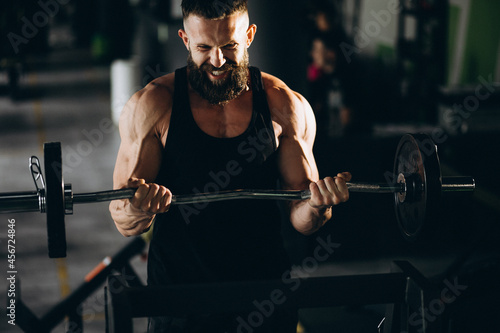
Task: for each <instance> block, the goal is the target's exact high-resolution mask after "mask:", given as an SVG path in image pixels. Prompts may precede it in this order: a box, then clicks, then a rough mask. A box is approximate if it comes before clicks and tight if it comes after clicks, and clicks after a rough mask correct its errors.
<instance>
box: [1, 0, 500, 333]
mask: <svg viewBox="0 0 500 333" xmlns="http://www.w3.org/2000/svg"><path fill="white" fill-rule="evenodd" d="M179 4H180V1H174V0H172V1H168V0H156V1H155V0H129V1H127V0H104V1H97V0H86V1H84V0H40V1H28V0H23V1H15V2H14V1H11V2H9V3H7V2H6V1H4V2H2V4H1V5H0V38H1V40H0V174H1V177H0V191H2V192H10V191H31V190H34V189H35V187H34V184H33V180H32V177H31V175H30V171H29V169H28V158H29V157H30V156H32V155H38V156H39V157H40V158H41V159H43V151H42V145H43V143H44V142H50V141H61V142H62V151H63V173H64V178H65V182H66V183H71V184H72V185H73V191H74V192H92V191H99V190H105V189H110V188H111V187H112V172H113V167H114V162H115V157H116V153H117V149H118V145H119V133H118V128H117V126H116V124H115V121H116V119H117V115H118V113H119V110H120V109H121V107H122V106H123V104H124V103H125V102H126V100H127V99H128V98H129V97H130V95H131V94H132V93H133V92H134V91H136V90H138V89H140V88H141V87H143V86H144V85H145V84H147V83H148V82H149V81H151V80H152V79H154V78H155V77H158V76H160V75H163V74H165V73H169V72H171V71H173V70H175V69H176V68H178V67H180V66H183V65H184V64H185V61H186V57H187V52H186V49H185V47H184V46H183V44H182V42H181V41H180V40H179V38H178V37H177V30H178V29H179V28H180V27H181V20H180V16H179V10H180V8H179ZM402 4H404V5H405V6H406V8H407V9H408V10H402V9H401V8H402V7H401V5H402ZM249 6H250V20H251V22H252V23H256V24H257V26H258V31H257V35H256V40H255V42H254V43H253V45H252V46H251V48H250V50H249V52H250V62H251V64H252V65H254V66H258V67H260V68H261V69H262V70H263V71H265V72H268V73H270V74H273V75H275V76H277V77H279V78H281V79H282V80H283V81H284V82H285V83H287V84H288V85H289V86H290V87H291V88H292V89H294V90H296V91H298V92H300V93H301V94H303V95H304V96H306V97H307V98H313V95H314V89H312V88H311V85H310V81H309V78H308V66H309V65H310V64H311V61H312V60H311V49H312V45H313V40H314V39H315V37H317V36H318V32H317V31H316V30H317V29H316V28H315V25H316V24H317V22H318V16H319V15H321V14H326V17H327V19H328V20H329V22H330V24H331V26H330V28H332V27H333V28H335V29H333V30H335V32H337V35H336V36H337V39H336V42H335V45H336V46H337V49H336V51H337V54H336V56H337V59H340V63H342V65H343V66H344V67H343V68H345V69H346V72H347V73H348V75H347V77H348V80H347V83H346V84H345V86H344V89H345V95H344V98H345V101H347V102H350V103H351V104H352V105H354V107H355V109H356V110H358V111H357V113H356V114H355V116H356V122H355V126H353V128H351V129H350V130H349V131H339V130H338V128H337V129H335V128H334V129H333V130H332V128H330V129H329V130H328V129H326V130H325V129H324V126H323V125H324V124H322V123H320V124H319V126H318V138H317V141H316V145H315V153H316V159H317V163H318V167H319V169H320V173H321V175H322V176H323V177H324V176H327V175H334V174H336V173H337V172H339V171H344V170H347V171H350V172H351V173H352V174H353V176H354V179H353V181H360V182H363V181H366V182H384V181H386V178H385V176H386V174H387V172H392V169H393V159H394V153H395V150H396V146H397V143H398V141H399V139H400V137H401V136H402V135H403V134H404V133H416V132H424V133H428V134H430V135H432V136H434V137H435V138H436V139H437V140H438V142H437V144H438V148H439V154H440V159H441V164H442V173H443V176H452V175H471V176H473V177H474V178H475V180H476V184H477V189H476V191H475V192H474V194H472V195H449V196H445V197H444V198H443V200H442V202H441V206H442V209H441V210H440V212H439V213H438V219H437V221H436V223H435V225H431V226H429V228H428V230H427V231H428V232H427V233H426V235H425V237H424V238H423V239H421V240H420V241H419V242H417V243H408V242H406V241H404V240H403V238H402V237H401V235H400V232H399V230H398V228H397V225H396V219H395V216H394V212H393V210H394V209H393V197H392V196H391V195H373V194H357V193H353V194H352V195H351V200H350V201H349V202H348V203H346V204H345V205H342V206H339V207H335V209H334V211H335V213H334V214H335V215H336V218H335V221H332V222H329V223H328V224H327V225H326V226H325V227H324V228H323V229H321V230H320V231H319V232H318V233H317V234H315V235H313V236H311V237H304V236H301V235H299V234H298V233H296V232H295V231H294V230H292V229H291V228H290V227H289V226H288V225H286V223H285V224H284V226H283V235H284V238H285V241H286V244H287V247H288V249H289V253H290V256H291V258H292V260H293V262H294V264H295V265H296V267H299V268H300V267H303V266H302V265H303V263H304V259H305V258H310V256H311V255H312V253H313V250H314V249H315V248H316V246H318V242H317V240H316V239H317V238H318V237H320V238H322V239H327V238H328V237H330V239H331V241H332V242H335V243H338V244H339V247H338V248H337V249H336V251H335V253H333V254H332V255H331V256H330V257H329V258H328V260H326V261H324V262H321V263H319V266H318V267H317V268H315V269H314V270H313V271H312V272H309V273H308V274H311V276H313V275H314V276H316V275H317V276H326V275H355V274H368V273H382V272H387V271H388V270H389V267H390V262H391V261H392V260H395V259H406V260H409V261H410V262H411V263H412V264H414V265H415V266H416V267H417V268H418V269H419V270H420V271H421V272H422V273H423V274H424V275H425V276H426V277H428V278H429V279H431V280H432V281H434V282H436V283H442V282H443V281H444V280H445V279H447V278H448V279H451V281H453V278H457V277H458V279H459V281H466V282H462V283H463V285H466V286H467V293H464V295H462V296H463V297H458V298H457V299H456V301H455V302H453V303H452V304H449V305H447V308H446V309H445V310H444V312H443V313H440V315H441V316H443V318H445V319H446V321H447V325H446V329H447V332H462V331H464V332H474V331H479V330H477V329H478V327H481V330H480V331H481V332H497V331H498V329H497V328H496V327H497V326H498V323H496V321H497V319H496V318H497V317H498V316H497V315H495V313H498V311H499V310H500V306H499V303H500V301H499V298H498V297H499V296H500V294H498V285H497V283H498V279H499V278H500V276H499V269H500V253H499V249H498V244H500V242H499V238H500V228H499V226H500V224H499V223H500V221H499V220H500V212H499V211H500V197H499V195H500V190H499V188H500V182H499V177H498V176H497V172H498V170H499V157H498V155H499V153H500V151H499V149H498V138H499V137H500V132H499V130H500V24H499V23H498V19H497V16H498V13H500V3H499V2H497V1H489V0H449V1H447V0H422V1H405V0H401V3H400V2H399V1H389V0H377V1H374V0H373V1H372V0H370V1H368V0H353V1H346V0H325V1H319V0H317V1H300V0H274V1H265V0H249ZM394 6H399V7H397V8H398V9H397V10H394V8H395V7H394ZM339 31H341V33H339ZM341 45H342V47H340V46H341ZM339 47H340V48H339ZM338 63H339V62H338ZM318 117H319V115H318ZM0 218H1V219H2V220H1V223H0V226H1V227H0V261H1V264H0V266H1V267H2V271H1V273H0V281H2V282H1V283H0V304H2V307H3V304H6V302H7V289H8V287H7V284H6V282H5V281H6V277H8V276H7V271H8V267H7V265H8V261H7V255H8V252H7V240H8V220H12V219H13V220H15V239H16V261H15V264H16V268H17V271H18V274H17V280H16V282H17V284H16V287H17V290H16V291H17V292H19V291H21V290H22V299H23V301H24V303H25V304H26V305H27V306H28V307H29V308H30V309H31V310H32V311H33V313H34V314H35V315H37V316H42V315H43V314H44V313H46V312H47V311H49V310H50V309H51V307H52V306H53V305H54V304H56V303H57V302H58V301H59V300H61V299H62V298H64V297H66V296H67V295H69V294H70V293H71V292H72V291H73V290H74V289H75V288H77V287H78V286H79V285H80V284H81V283H82V281H83V280H84V277H85V275H86V274H87V273H88V272H90V271H91V270H92V269H93V268H94V267H95V266H96V265H97V264H98V263H99V262H100V261H101V260H102V259H103V258H104V257H106V256H111V255H113V254H114V253H116V252H117V251H119V250H120V249H121V248H122V247H123V246H125V245H126V244H127V243H128V242H129V241H130V239H126V238H124V237H122V236H121V235H120V234H119V233H118V232H117V231H116V229H115V227H114V224H113V222H112V220H111V218H110V216H109V212H108V204H107V203H103V204H93V205H80V206H76V207H75V209H74V215H73V216H67V217H66V233H67V239H68V256H67V258H65V259H57V260H54V259H49V258H48V257H47V254H46V253H47V248H46V247H47V241H46V230H45V216H44V215H42V214H38V213H22V214H6V215H1V216H0ZM132 265H133V267H134V268H135V269H136V271H137V272H138V273H139V274H140V275H141V276H142V277H143V279H144V280H145V267H146V266H145V260H144V258H142V257H140V256H137V257H134V258H133V259H132ZM346 292H347V293H348V292H349V291H346ZM79 311H80V312H81V314H82V316H83V322H84V327H85V332H104V327H105V320H104V300H103V291H102V288H101V289H99V290H98V291H97V292H96V293H94V294H93V295H91V296H90V297H89V298H88V299H87V300H86V301H85V302H84V303H83V305H82V306H81V307H80V310H79ZM2 313H3V312H2ZM383 315H384V307H383V306H382V305H381V306H359V307H355V308H352V307H340V308H331V309H330V308H328V309H321V310H320V309H308V310H304V311H302V312H301V327H300V330H301V332H351V333H352V332H376V331H377V325H378V323H379V322H380V321H381V320H382V318H383ZM7 321H8V318H7V317H5V316H3V315H2V317H0V331H2V332H20V331H21V330H20V329H19V327H18V326H13V325H10V324H8V322H7ZM68 326H69V325H68V323H67V322H63V323H61V324H60V325H59V326H58V327H57V328H56V329H55V330H54V331H57V332H66V331H72V330H71V327H68ZM135 330H136V331H137V332H144V331H145V321H144V320H137V321H136V325H135Z"/></svg>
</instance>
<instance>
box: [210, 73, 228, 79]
mask: <svg viewBox="0 0 500 333" xmlns="http://www.w3.org/2000/svg"><path fill="white" fill-rule="evenodd" d="M207 74H208V76H209V77H210V78H211V79H213V80H221V79H224V78H225V77H226V76H227V74H228V71H207Z"/></svg>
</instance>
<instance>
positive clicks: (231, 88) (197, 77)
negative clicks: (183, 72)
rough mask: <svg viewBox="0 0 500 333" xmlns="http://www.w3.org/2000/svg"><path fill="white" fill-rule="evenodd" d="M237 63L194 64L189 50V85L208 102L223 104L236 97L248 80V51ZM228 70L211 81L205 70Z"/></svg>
mask: <svg viewBox="0 0 500 333" xmlns="http://www.w3.org/2000/svg"><path fill="white" fill-rule="evenodd" d="M244 52H245V53H244V54H243V59H242V61H241V63H240V64H239V65H237V64H235V63H234V62H229V61H228V62H226V63H225V64H224V65H223V66H222V67H220V68H216V67H214V66H212V65H210V64H208V63H204V64H203V65H201V66H198V65H196V64H195V62H194V60H193V58H192V56H191V52H189V56H188V61H187V65H188V69H189V74H188V80H189V84H190V85H191V87H192V88H193V89H194V90H195V91H196V92H197V93H198V94H199V95H200V96H201V97H202V98H204V99H206V100H207V101H208V102H209V103H210V104H213V105H224V104H227V103H228V102H229V101H231V100H232V99H234V98H236V97H238V96H239V95H240V94H241V92H242V91H243V90H244V89H245V88H246V87H247V82H248V65H249V60H248V51H247V50H245V51H244ZM215 70H217V71H228V73H227V76H226V77H225V78H224V79H221V80H216V81H211V80H210V79H209V78H208V75H207V73H206V72H207V71H210V72H211V71H215Z"/></svg>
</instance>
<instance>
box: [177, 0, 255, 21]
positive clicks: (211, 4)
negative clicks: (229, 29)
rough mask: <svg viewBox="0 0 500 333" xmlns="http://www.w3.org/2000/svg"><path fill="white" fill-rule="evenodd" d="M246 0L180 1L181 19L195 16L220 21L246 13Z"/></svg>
mask: <svg viewBox="0 0 500 333" xmlns="http://www.w3.org/2000/svg"><path fill="white" fill-rule="evenodd" d="M247 2H248V0H182V4H181V7H182V17H183V18H184V19H186V18H187V17H188V16H189V15H191V14H193V15H197V16H201V17H203V18H206V19H222V18H225V17H226V16H230V15H232V14H235V13H239V12H247V11H248V6H247Z"/></svg>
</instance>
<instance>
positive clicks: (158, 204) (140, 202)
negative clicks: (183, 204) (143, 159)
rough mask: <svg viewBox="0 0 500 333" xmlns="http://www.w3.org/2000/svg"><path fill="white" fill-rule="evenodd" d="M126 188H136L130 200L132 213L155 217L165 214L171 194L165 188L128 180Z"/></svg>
mask: <svg viewBox="0 0 500 333" xmlns="http://www.w3.org/2000/svg"><path fill="white" fill-rule="evenodd" d="M127 187H129V188H137V191H136V192H135V194H134V196H133V197H132V198H131V199H130V206H131V207H130V208H131V209H132V212H133V213H146V214H148V215H151V216H152V215H155V214H159V213H165V212H167V211H168V209H169V208H170V204H171V202H172V192H170V190H169V189H168V188H166V187H165V186H161V185H158V184H155V183H146V181H145V180H144V179H138V178H130V179H129V180H128V184H127Z"/></svg>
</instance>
